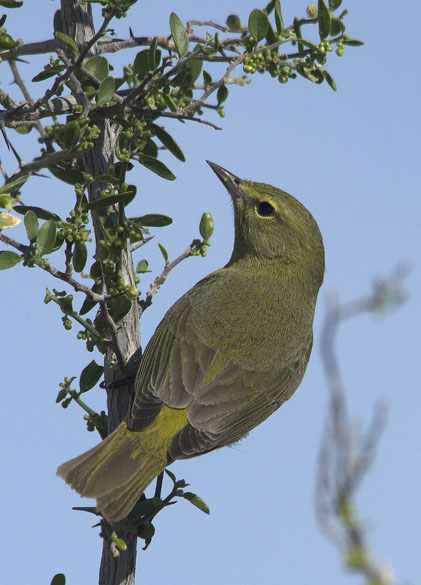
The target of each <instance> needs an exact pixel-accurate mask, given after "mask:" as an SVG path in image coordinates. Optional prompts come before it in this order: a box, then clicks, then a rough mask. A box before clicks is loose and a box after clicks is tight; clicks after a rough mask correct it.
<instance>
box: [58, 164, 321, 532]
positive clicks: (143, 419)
mask: <svg viewBox="0 0 421 585" xmlns="http://www.w3.org/2000/svg"><path fill="white" fill-rule="evenodd" d="M207 162H208V164H209V165H210V167H211V169H212V170H213V171H214V172H215V174H216V176H217V177H218V178H219V179H220V181H221V182H222V184H223V185H224V186H225V188H226V189H227V191H228V193H229V194H230V197H231V201H232V204H233V209H234V230H235V239H234V247H233V251H232V254H231V257H230V260H229V261H228V263H227V264H226V265H225V266H224V267H223V268H221V269H219V270H216V271H215V272H212V273H211V274H209V275H208V276H206V277H205V278H203V279H201V280H200V281H199V282H198V283H197V284H195V285H194V286H193V287H192V288H191V289H190V290H189V291H188V292H186V293H185V294H184V295H183V296H182V297H181V298H180V299H178V300H177V301H176V302H175V303H174V304H173V305H172V307H171V308H170V309H169V310H168V312H167V313H166V314H165V316H164V317H163V319H162V321H161V322H160V324H159V325H158V327H157V328H156V330H155V332H154V334H153V336H152V337H151V339H150V341H149V343H148V344H147V346H146V349H145V351H144V354H143V356H142V359H141V362H140V365H139V368H138V371H137V374H136V378H135V382H134V390H133V393H132V396H131V400H130V406H129V409H128V413H127V416H126V418H125V420H124V421H123V422H122V423H121V424H120V425H119V426H118V427H117V428H116V430H115V431H113V432H112V433H111V434H110V435H109V436H108V437H106V438H105V439H104V440H103V441H102V442H101V443H100V444H99V445H97V446H95V447H93V448H92V449H90V450H89V451H87V452H86V453H83V454H82V455H79V456H78V457H75V458H74V459H71V460H70V461H67V462H66V463H63V464H62V465H61V466H60V467H59V468H58V470H57V475H58V476H60V477H62V478H63V479H64V480H65V481H66V482H67V483H68V484H69V485H70V486H71V487H72V488H73V489H75V490H76V491H77V492H78V493H79V494H80V495H81V496H84V497H89V498H95V499H96V509H97V511H98V513H100V514H101V515H102V516H103V517H104V518H105V519H106V520H108V522H110V523H111V524H115V523H118V522H120V521H122V520H124V519H125V518H126V517H127V516H128V515H129V514H130V512H131V510H132V509H133V507H134V506H135V504H136V502H137V501H138V500H139V498H140V497H141V495H142V494H143V492H144V491H145V489H146V488H147V486H148V485H149V484H150V483H151V482H152V481H153V480H154V478H155V477H157V476H158V475H159V474H160V473H161V472H162V471H163V470H164V469H165V468H166V467H167V466H168V465H169V464H170V463H172V462H173V461H175V460H180V459H189V458H192V457H197V456H199V455H203V454H205V453H209V452H210V451H213V450H215V449H219V448H220V447H224V446H229V445H233V444H236V443H238V442H239V441H240V440H242V439H243V438H244V437H246V436H247V435H248V434H249V432H250V431H251V430H252V429H253V428H255V427H256V426H257V425H259V424H260V423H262V422H263V421H264V420H265V419H267V418H268V417H269V416H270V415H271V414H273V413H274V412H275V411H276V410H277V409H278V408H279V407H280V406H281V405H282V404H283V403H284V402H285V401H287V400H288V399H289V398H290V397H291V396H292V395H293V394H294V392H295V391H296V389H297V388H298V386H299V385H300V383H301V381H302V379H303V376H304V372H305V370H306V367H307V364H308V361H309V357H310V353H311V349H312V345H313V318H314V312H315V306H316V300H317V295H318V292H319V289H320V286H321V284H322V282H323V277H324V271H325V253H324V245H323V238H322V235H321V233H320V230H319V227H318V225H317V223H316V221H315V219H314V218H313V216H312V215H311V213H310V212H309V211H308V210H307V209H306V207H305V206H304V205H303V204H302V203H300V202H299V201H298V200H297V199H296V198H294V197H293V196H292V195H289V194H288V193H286V192H285V191H282V190H281V189H278V188H276V187H272V186H271V185H268V184H265V183H258V182H253V181H249V180H242V179H240V178H238V177H237V176H236V175H234V174H233V173H231V172H229V171H227V170H226V169H224V168H223V167H221V166H219V165H217V164H215V163H213V162H210V161H207Z"/></svg>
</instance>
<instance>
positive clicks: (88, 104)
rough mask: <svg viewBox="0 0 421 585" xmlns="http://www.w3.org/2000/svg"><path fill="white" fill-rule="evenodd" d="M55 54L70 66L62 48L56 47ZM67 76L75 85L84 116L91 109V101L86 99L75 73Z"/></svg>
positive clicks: (68, 67) (70, 63)
mask: <svg viewBox="0 0 421 585" xmlns="http://www.w3.org/2000/svg"><path fill="white" fill-rule="evenodd" d="M57 55H58V56H59V57H60V59H61V60H62V61H63V63H64V64H65V65H66V67H67V69H70V67H71V66H72V62H71V61H70V59H68V58H67V56H66V53H65V52H64V51H63V50H62V49H57ZM69 77H70V81H71V82H72V83H73V85H74V86H75V93H76V95H78V96H79V98H80V100H81V102H82V105H83V112H82V116H83V117H85V116H87V115H88V113H89V110H90V109H91V102H90V101H89V100H88V98H87V96H86V93H85V92H84V91H83V88H82V84H81V83H80V81H79V79H78V78H77V77H76V75H75V74H74V73H70V75H69ZM98 83H99V82H98ZM97 87H98V86H97Z"/></svg>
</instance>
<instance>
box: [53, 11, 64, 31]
mask: <svg viewBox="0 0 421 585" xmlns="http://www.w3.org/2000/svg"><path fill="white" fill-rule="evenodd" d="M53 28H54V30H55V31H56V32H63V17H62V15H61V10H60V9H59V10H56V11H55V12H54V20H53Z"/></svg>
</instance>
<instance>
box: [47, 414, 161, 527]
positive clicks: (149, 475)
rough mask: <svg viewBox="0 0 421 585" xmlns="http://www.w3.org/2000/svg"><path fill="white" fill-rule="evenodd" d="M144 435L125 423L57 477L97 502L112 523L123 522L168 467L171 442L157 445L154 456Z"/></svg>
mask: <svg viewBox="0 0 421 585" xmlns="http://www.w3.org/2000/svg"><path fill="white" fill-rule="evenodd" d="M141 435H142V433H140V432H133V431H129V430H128V429H127V424H126V422H123V423H121V425H120V426H119V427H117V429H116V430H115V431H114V432H113V433H111V435H109V436H108V437H107V438H106V439H105V440H104V441H102V443H100V444H99V445H96V446H95V447H93V448H92V449H90V450H89V451H87V452H86V453H83V454H82V455H79V456H78V457H75V458H74V459H71V460H70V461H67V462H66V463H63V464H62V465H60V467H59V468H58V470H57V475H59V476H60V477H62V478H63V479H64V480H65V481H66V483H68V484H69V485H70V486H71V487H72V488H73V489H75V490H76V491H77V492H78V493H79V494H80V495H81V496H84V497H88V498H95V499H96V500H97V508H98V510H99V511H100V512H101V513H102V514H103V515H104V516H105V518H107V519H108V520H109V521H110V522H117V521H119V520H122V519H123V518H125V517H126V516H127V515H128V514H129V512H130V511H131V509H132V508H133V506H134V505H135V503H136V502H137V500H138V499H139V497H140V496H141V494H142V493H143V492H144V490H145V489H146V488H147V486H148V485H149V484H150V483H151V481H152V480H153V479H154V478H155V477H156V476H157V475H158V474H159V473H161V471H163V470H164V469H165V467H166V465H167V444H168V441H165V440H164V441H154V448H153V451H152V452H151V451H150V450H149V449H148V441H146V444H144V443H145V441H144V440H143V439H144V438H145V437H142V436H141Z"/></svg>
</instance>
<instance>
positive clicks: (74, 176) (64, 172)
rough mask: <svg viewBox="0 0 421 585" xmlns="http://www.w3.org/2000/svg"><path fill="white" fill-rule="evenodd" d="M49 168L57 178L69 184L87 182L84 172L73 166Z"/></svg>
mask: <svg viewBox="0 0 421 585" xmlns="http://www.w3.org/2000/svg"><path fill="white" fill-rule="evenodd" d="M48 170H49V171H50V173H51V174H52V175H54V177H56V179H60V181H63V182H64V183H68V184H69V185H76V183H82V184H83V183H84V182H85V178H84V176H83V174H82V173H81V172H80V171H78V170H76V169H72V168H71V167H49V169H48ZM38 217H39V216H38Z"/></svg>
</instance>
